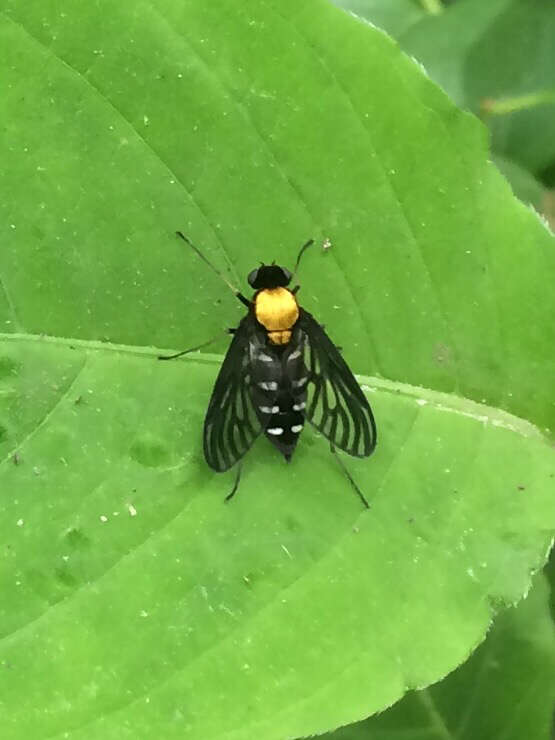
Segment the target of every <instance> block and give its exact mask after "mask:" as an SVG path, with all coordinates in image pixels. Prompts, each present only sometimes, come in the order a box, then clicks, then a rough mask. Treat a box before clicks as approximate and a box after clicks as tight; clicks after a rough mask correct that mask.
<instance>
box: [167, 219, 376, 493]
mask: <svg viewBox="0 0 555 740" xmlns="http://www.w3.org/2000/svg"><path fill="white" fill-rule="evenodd" d="M178 234H179V236H181V237H182V238H183V239H184V240H185V241H187V243H189V244H190V245H191V246H192V247H193V249H194V250H195V251H196V252H197V253H198V254H199V255H200V256H201V258H202V259H203V260H204V261H205V262H207V260H206V258H205V257H204V256H203V255H202V254H201V253H200V252H199V250H198V249H197V248H196V247H195V246H194V245H193V244H192V243H191V242H190V241H189V240H188V239H187V238H186V237H185V236H183V235H182V234H181V232H178ZM311 243H312V242H311V241H310V242H307V244H305V245H304V247H303V248H302V249H301V251H300V253H299V256H298V258H297V263H296V266H295V272H296V269H297V267H298V265H299V261H300V258H301V255H302V253H303V252H304V250H305V249H306V248H307V247H308V246H309V245H310V244H311ZM208 264H210V263H208ZM210 267H212V269H214V270H215V271H216V272H218V274H220V273H219V271H218V270H216V268H214V267H213V266H212V265H211V264H210ZM293 274H294V273H293ZM293 274H292V273H291V272H290V271H289V270H287V269H286V268H285V267H279V266H278V265H275V264H272V265H264V264H263V265H261V266H260V267H258V268H256V269H255V270H253V271H252V272H251V273H250V274H249V276H248V282H249V284H250V286H251V287H252V288H253V289H254V290H255V293H254V296H253V298H252V300H249V299H247V298H245V296H243V295H242V294H241V293H239V292H238V291H237V290H235V289H234V288H233V286H231V285H230V287H231V288H232V289H233V291H234V292H235V294H236V295H237V297H238V298H239V300H241V301H242V302H243V303H244V304H245V305H246V306H247V307H248V313H247V315H246V316H245V317H244V318H243V319H242V321H241V322H240V324H239V326H238V327H237V328H236V329H230V330H229V332H230V333H231V334H233V340H232V342H231V345H230V347H229V349H228V351H227V354H226V356H225V359H224V362H223V364H222V367H221V369H220V372H219V375H218V378H217V380H216V383H215V385H214V390H213V392H212V397H211V399H210V403H209V405H208V410H207V412H206V418H205V422H204V455H205V458H206V461H207V463H208V464H209V465H210V467H211V468H213V469H214V470H216V471H218V472H223V471H225V470H228V469H229V468H231V467H232V466H233V465H235V463H237V462H239V461H240V460H241V458H242V457H243V456H244V455H245V453H246V452H247V451H248V449H249V448H250V447H251V445H252V444H253V442H254V441H255V439H256V438H257V437H258V436H259V434H261V433H262V432H264V434H265V435H266V437H267V438H268V439H269V440H270V441H271V442H272V444H273V445H275V447H277V449H278V450H279V451H280V452H281V453H282V454H283V456H284V457H285V459H286V460H287V461H289V460H290V459H291V457H292V455H293V453H294V451H295V447H296V445H297V442H298V439H299V435H300V433H301V432H302V430H303V427H304V424H305V422H306V421H309V422H310V423H311V424H312V425H313V426H315V427H316V428H317V429H318V430H319V431H320V432H321V434H323V435H324V436H325V437H327V439H328V440H329V441H330V445H331V450H332V452H334V453H335V447H339V448H340V449H342V450H344V451H345V452H347V453H348V454H350V455H353V456H356V457H365V456H367V455H370V454H371V453H372V451H373V450H374V447H375V445H376V426H375V423H374V417H373V415H372V410H371V409H370V405H369V404H368V401H367V400H366V397H365V396H364V394H363V392H362V391H361V389H360V387H359V385H358V383H357V381H356V380H355V378H354V376H353V374H352V372H351V370H350V369H349V367H348V365H347V364H346V362H345V361H344V360H343V358H342V356H341V354H340V352H339V350H338V349H337V347H336V346H335V345H334V344H333V342H332V341H331V340H330V339H329V337H328V335H327V334H326V332H325V331H324V329H323V327H322V326H321V325H320V324H319V323H318V322H317V321H316V320H315V319H314V317H313V316H311V314H310V313H308V312H307V311H305V310H304V309H303V308H301V307H300V306H299V304H298V302H297V298H296V292H297V290H298V286H297V287H295V288H293V289H292V290H290V289H289V287H288V286H289V284H290V282H291V280H292V278H293ZM220 276H221V277H223V275H221V274H220ZM224 279H225V278H224ZM226 282H227V280H226ZM228 285H229V283H228ZM202 346H204V345H202ZM187 351H191V350H187ZM181 354H185V353H184V352H180V353H178V354H177V355H171V356H170V357H176V356H179V355H181ZM164 359H170V358H169V357H168V358H164ZM336 459H337V460H338V462H339V463H340V465H341V466H342V467H343V470H344V472H345V473H346V475H347V476H348V478H349V480H350V481H351V483H352V485H353V486H354V487H355V490H356V491H357V493H358V495H359V496H360V498H361V499H362V501H363V502H364V504H365V505H366V506H368V504H367V502H366V499H365V498H364V496H363V495H362V493H361V492H360V490H359V489H358V487H357V486H356V484H355V483H354V481H353V479H352V478H351V476H350V474H349V473H348V471H347V470H346V468H345V467H344V466H343V463H342V462H341V460H340V458H339V457H337V456H336ZM238 482H239V474H238V476H237V479H236V483H235V486H234V489H233V491H232V492H231V494H230V495H229V496H228V498H231V496H232V495H233V494H234V493H235V491H236V488H237V485H238Z"/></svg>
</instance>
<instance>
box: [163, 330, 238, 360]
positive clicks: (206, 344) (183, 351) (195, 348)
mask: <svg viewBox="0 0 555 740" xmlns="http://www.w3.org/2000/svg"><path fill="white" fill-rule="evenodd" d="M235 331H236V330H235V329H225V330H224V332H225V334H235ZM220 337H221V333H220V334H217V335H216V336H215V337H212V339H209V340H208V341H207V342H203V343H202V344H199V345H197V346H196V347H190V348H189V349H184V350H182V351H181V352H176V353H175V354H174V355H158V359H159V360H175V358H176V357H182V356H183V355H187V354H188V353H189V352H196V351H197V350H199V349H202V348H203V347H208V345H209V344H212V343H213V342H215V341H216V340H217V339H219V338H220Z"/></svg>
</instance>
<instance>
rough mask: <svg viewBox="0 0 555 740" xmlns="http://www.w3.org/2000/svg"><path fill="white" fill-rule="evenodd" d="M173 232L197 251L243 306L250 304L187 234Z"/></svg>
mask: <svg viewBox="0 0 555 740" xmlns="http://www.w3.org/2000/svg"><path fill="white" fill-rule="evenodd" d="M175 233H176V235H177V236H178V237H179V238H180V239H183V241H184V242H186V243H187V244H188V245H189V246H190V247H191V249H193V250H194V251H195V252H196V253H197V255H198V256H199V257H200V258H201V260H202V261H203V262H205V263H206V264H207V265H208V267H209V268H210V269H211V270H213V271H214V272H215V273H216V275H218V277H219V278H220V279H221V280H223V281H224V283H225V284H226V285H227V287H228V288H229V289H230V290H231V291H232V293H233V294H234V295H235V296H237V298H238V299H239V300H240V301H241V303H244V304H245V306H250V305H251V302H250V301H249V299H248V298H245V296H244V295H243V294H242V293H240V292H239V290H237V288H236V287H235V286H234V285H232V284H231V283H230V282H229V280H228V279H227V278H226V276H225V275H224V274H223V273H222V272H220V270H218V268H217V267H215V266H214V265H213V264H212V263H211V262H210V260H208V259H207V258H206V257H205V256H204V255H203V253H202V252H201V251H200V249H199V248H198V247H197V246H195V245H194V244H193V242H192V241H191V240H190V239H189V237H188V236H185V234H183V232H181V231H176V232H175Z"/></svg>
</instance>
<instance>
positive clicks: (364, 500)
mask: <svg viewBox="0 0 555 740" xmlns="http://www.w3.org/2000/svg"><path fill="white" fill-rule="evenodd" d="M330 450H331V451H332V453H333V456H334V457H335V459H336V460H337V462H338V463H339V466H340V468H341V469H342V470H343V472H344V473H345V475H346V476H347V478H348V479H349V483H350V484H351V485H352V487H353V488H354V489H355V491H356V494H357V496H358V497H359V498H360V500H361V501H362V503H363V504H364V506H365V507H366V508H367V509H369V508H370V504H369V503H368V501H367V500H366V498H365V497H364V494H363V493H362V491H361V490H360V488H359V487H358V486H357V484H356V483H355V481H354V479H353V476H352V475H351V474H350V473H349V471H348V470H347V468H346V467H345V463H344V462H343V460H342V459H341V458H340V457H339V455H338V454H337V451H336V449H335V447H334V446H333V444H331V443H330Z"/></svg>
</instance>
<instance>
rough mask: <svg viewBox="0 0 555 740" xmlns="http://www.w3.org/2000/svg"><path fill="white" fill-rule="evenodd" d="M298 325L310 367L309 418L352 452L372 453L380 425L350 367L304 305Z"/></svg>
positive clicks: (356, 453) (337, 444) (333, 441)
mask: <svg viewBox="0 0 555 740" xmlns="http://www.w3.org/2000/svg"><path fill="white" fill-rule="evenodd" d="M296 328H297V330H298V331H300V332H301V341H302V342H303V344H304V361H305V364H306V367H307V369H308V397H307V400H306V410H305V415H306V418H307V419H308V420H309V421H310V422H311V423H312V424H313V425H314V426H315V427H316V428H317V429H318V430H319V431H320V432H321V433H322V434H323V435H324V436H325V437H327V438H328V439H329V440H330V442H331V443H332V444H333V445H335V446H337V447H339V448H340V449H342V450H344V451H345V452H348V453H349V455H354V456H355V457H366V456H367V455H370V454H371V453H372V451H373V450H374V447H375V446H376V424H375V422H374V416H373V414H372V409H371V408H370V405H369V403H368V401H367V400H366V396H365V395H364V393H363V392H362V390H361V389H360V386H359V384H358V383H357V381H356V380H355V377H354V375H353V373H352V372H351V370H350V369H349V366H348V365H347V363H346V362H345V360H344V359H343V358H342V357H341V354H340V353H339V350H338V349H337V347H336V346H335V345H334V344H333V342H332V341H331V339H330V338H329V337H328V335H327V334H326V332H325V331H324V330H323V328H322V327H321V326H320V324H319V323H318V322H317V321H316V319H315V318H314V317H313V316H311V315H310V314H309V313H308V312H307V311H305V310H304V309H302V308H301V309H300V315H299V319H298V322H297V324H296Z"/></svg>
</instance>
